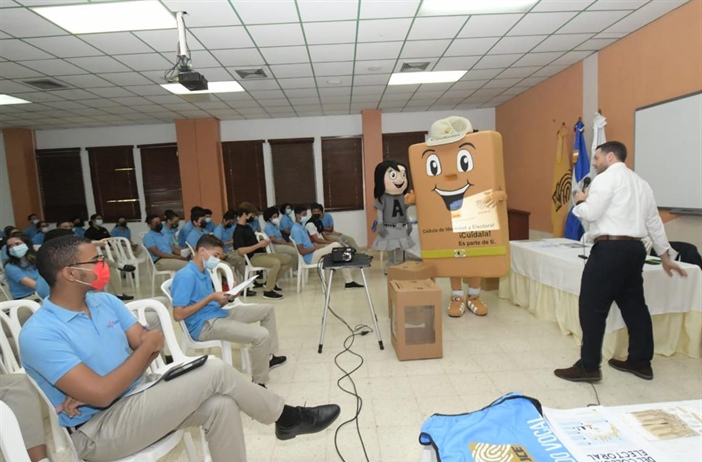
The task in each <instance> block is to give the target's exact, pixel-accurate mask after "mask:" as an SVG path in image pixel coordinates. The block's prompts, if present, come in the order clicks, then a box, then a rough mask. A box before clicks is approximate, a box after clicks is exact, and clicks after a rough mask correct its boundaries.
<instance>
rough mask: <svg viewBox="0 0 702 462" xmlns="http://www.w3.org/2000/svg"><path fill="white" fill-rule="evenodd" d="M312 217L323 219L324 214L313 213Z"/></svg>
mask: <svg viewBox="0 0 702 462" xmlns="http://www.w3.org/2000/svg"><path fill="white" fill-rule="evenodd" d="M312 216H313V217H315V218H322V214H321V213H313V214H312Z"/></svg>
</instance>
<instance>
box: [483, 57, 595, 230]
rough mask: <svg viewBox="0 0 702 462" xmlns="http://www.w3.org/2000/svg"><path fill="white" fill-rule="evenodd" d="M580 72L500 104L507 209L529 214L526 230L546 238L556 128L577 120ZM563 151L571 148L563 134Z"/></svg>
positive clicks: (498, 118) (580, 69) (571, 72)
mask: <svg viewBox="0 0 702 462" xmlns="http://www.w3.org/2000/svg"><path fill="white" fill-rule="evenodd" d="M582 112H583V66H582V63H578V64H575V65H573V66H571V67H569V68H568V69H566V70H564V71H562V72H560V73H559V74H557V75H555V76H553V77H551V78H550V79H548V80H546V81H544V82H542V83H540V84H539V85H537V86H536V87H534V88H531V89H529V90H528V91H526V92H524V93H522V94H521V95H518V96H517V97H515V98H512V99H511V100H509V101H507V102H505V103H503V104H501V105H500V106H498V107H497V108H496V110H495V126H496V128H497V131H498V132H500V133H501V134H502V139H503V143H504V154H503V155H504V162H505V180H506V183H507V195H508V199H507V204H508V206H509V207H510V208H514V209H519V210H526V211H529V212H531V216H530V217H529V227H530V228H531V229H537V230H541V231H547V232H551V231H552V230H553V226H552V224H551V208H550V207H551V203H550V201H551V186H552V180H553V166H554V163H555V161H556V145H557V138H556V133H557V132H558V130H559V128H560V127H561V124H562V123H564V122H565V124H566V126H567V127H572V126H573V125H575V122H576V121H577V120H578V117H581V116H582V115H583V113H582ZM566 144H567V146H569V147H570V146H573V133H572V131H570V132H569V135H568V138H567V140H566Z"/></svg>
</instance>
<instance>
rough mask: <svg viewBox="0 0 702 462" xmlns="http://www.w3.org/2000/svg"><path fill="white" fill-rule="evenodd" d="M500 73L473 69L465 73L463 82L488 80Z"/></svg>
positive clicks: (498, 70)
mask: <svg viewBox="0 0 702 462" xmlns="http://www.w3.org/2000/svg"><path fill="white" fill-rule="evenodd" d="M500 72H502V69H474V70H470V71H468V72H466V75H464V76H463V77H462V79H465V80H469V81H470V80H488V79H491V78H493V77H495V76H496V75H498V74H499V73H500Z"/></svg>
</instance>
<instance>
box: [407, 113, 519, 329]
mask: <svg viewBox="0 0 702 462" xmlns="http://www.w3.org/2000/svg"><path fill="white" fill-rule="evenodd" d="M409 164H410V171H411V173H412V178H413V181H414V191H413V193H410V194H409V195H408V197H407V201H408V202H410V203H411V202H415V203H416V205H417V221H418V226H419V230H418V231H419V238H420V242H421V248H422V258H423V259H424V260H425V261H427V262H431V263H433V264H434V266H435V267H436V275H437V276H438V277H450V278H451V290H452V293H451V303H450V305H449V309H448V314H449V316H452V317H459V316H462V315H463V313H464V312H465V310H466V308H468V309H470V310H471V311H472V312H473V313H475V314H476V315H478V316H484V315H486V314H487V307H486V306H485V304H484V303H483V302H482V301H481V300H480V280H481V278H483V277H500V276H503V275H505V274H507V272H508V271H509V265H510V259H509V232H508V228H507V203H506V201H507V193H506V192H505V179H504V169H503V162H502V137H501V136H500V134H499V133H497V132H494V131H485V132H475V133H474V132H473V128H472V126H471V124H470V122H469V121H468V119H465V118H463V117H449V118H446V119H442V120H439V121H437V122H434V123H433V124H432V126H431V129H430V130H429V137H428V139H427V141H426V142H425V143H421V144H415V145H412V146H410V148H409ZM461 279H463V282H465V283H467V285H468V296H467V299H466V296H465V295H464V292H463V289H462V287H461Z"/></svg>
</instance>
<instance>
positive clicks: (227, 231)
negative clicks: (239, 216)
mask: <svg viewBox="0 0 702 462" xmlns="http://www.w3.org/2000/svg"><path fill="white" fill-rule="evenodd" d="M235 228H236V223H234V224H233V225H231V226H230V227H229V228H225V227H224V225H218V226H217V227H216V228H215V230H214V235H215V236H217V238H219V239H221V240H222V242H227V241H231V240H232V239H233V236H234V229H235ZM194 248H195V246H193V249H194ZM233 248H234V247H233V246H232V244H229V245H225V246H224V251H225V252H229V251H230V250H232V249H233Z"/></svg>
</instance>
